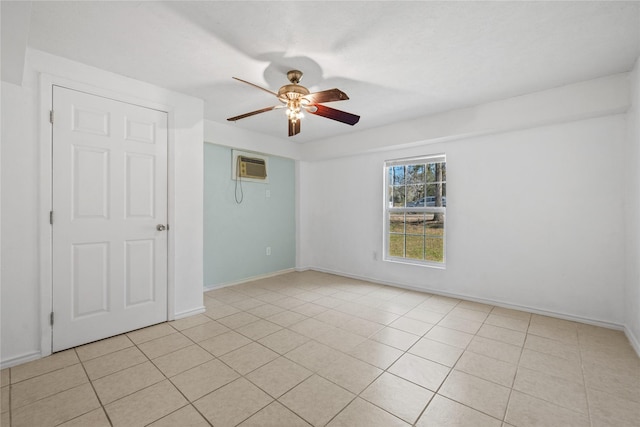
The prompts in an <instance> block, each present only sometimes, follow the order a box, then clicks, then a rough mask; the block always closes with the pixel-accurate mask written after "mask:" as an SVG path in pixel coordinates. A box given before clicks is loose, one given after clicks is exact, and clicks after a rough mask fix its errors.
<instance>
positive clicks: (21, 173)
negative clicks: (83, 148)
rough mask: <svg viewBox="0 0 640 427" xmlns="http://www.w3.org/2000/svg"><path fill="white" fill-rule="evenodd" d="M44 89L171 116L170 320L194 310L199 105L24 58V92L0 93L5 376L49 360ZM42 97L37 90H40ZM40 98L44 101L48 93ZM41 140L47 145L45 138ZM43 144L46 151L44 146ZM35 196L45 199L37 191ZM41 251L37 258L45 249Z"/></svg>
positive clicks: (198, 273) (198, 297)
mask: <svg viewBox="0 0 640 427" xmlns="http://www.w3.org/2000/svg"><path fill="white" fill-rule="evenodd" d="M40 73H45V75H46V76H48V77H46V78H45V80H43V81H49V82H51V81H53V82H60V81H64V82H65V83H66V84H70V85H71V86H72V87H73V85H75V84H77V85H79V86H81V87H82V88H84V89H86V88H90V91H93V89H95V92H94V93H98V94H100V93H101V92H105V91H106V92H108V93H111V94H115V95H116V96H118V97H120V96H121V97H122V99H125V100H129V99H131V98H132V97H135V98H136V99H137V100H140V102H141V103H142V105H146V104H153V105H163V106H166V107H167V109H169V110H170V111H169V124H170V136H169V140H170V141H169V145H170V160H169V169H170V176H173V179H172V181H171V182H170V183H169V187H170V207H169V217H170V220H171V234H170V244H169V252H170V257H172V258H173V262H170V271H169V274H170V282H171V283H170V286H171V285H172V284H173V286H174V288H175V298H174V299H173V300H171V301H169V307H170V310H171V311H170V313H169V314H170V316H171V317H174V316H175V317H181V316H185V315H189V314H191V313H194V312H197V311H198V310H200V309H202V271H203V269H202V250H203V245H202V207H203V205H202V191H203V174H202V172H203V157H202V141H203V139H204V136H203V103H202V101H201V100H198V99H195V98H192V97H188V96H184V95H181V94H177V93H174V92H170V91H168V90H165V89H162V88H158V87H155V86H152V85H149V84H146V83H143V82H139V81H135V80H132V79H129V78H125V77H122V76H119V75H115V74H112V73H108V72H105V71H102V70H99V69H96V68H93V67H89V66H86V65H83V64H79V63H76V62H72V61H69V60H66V59H63V58H60V57H55V56H52V55H49V54H45V53H43V52H39V51H35V50H28V51H27V60H26V66H25V76H24V82H23V86H22V87H20V86H16V85H13V84H10V83H5V82H3V83H2V155H1V161H2V165H1V166H2V178H1V183H2V195H1V197H2V212H1V217H2V231H1V232H2V246H1V250H2V272H1V282H2V290H1V292H2V298H1V300H2V301H1V303H2V307H1V308H2V313H1V318H0V320H1V324H2V325H1V329H0V333H1V339H2V348H1V350H0V360H1V362H2V366H3V367H5V366H10V365H14V364H17V363H21V362H24V361H26V360H29V359H33V358H37V357H40V355H45V354H48V353H49V352H50V351H51V350H50V346H47V343H50V338H47V335H48V334H47V328H48V326H47V322H46V318H45V317H44V316H43V312H44V311H45V310H43V308H46V307H47V305H49V307H50V285H48V284H47V283H46V279H47V277H48V271H47V270H48V268H47V260H46V259H43V257H41V254H42V253H45V254H46V248H47V246H48V242H49V240H48V239H49V233H48V221H47V216H48V211H49V209H50V208H49V205H47V200H48V195H47V191H46V189H47V186H48V180H49V178H48V177H47V176H41V173H43V171H46V170H47V152H46V151H47V150H46V149H44V148H43V147H46V135H47V129H48V126H49V123H48V121H47V118H46V115H44V114H43V111H41V110H47V109H48V107H47V106H46V105H41V104H42V101H43V100H46V99H47V96H48V95H47V93H49V92H50V87H42V88H40V87H39V85H40V79H41V78H42V77H41V75H40ZM40 89H42V90H40ZM47 91H48V92H47ZM43 135H44V136H45V138H43ZM43 139H44V140H45V141H43ZM41 188H42V189H43V190H42V191H41ZM43 248H44V249H43Z"/></svg>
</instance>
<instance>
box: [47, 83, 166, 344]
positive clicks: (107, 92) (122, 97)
mask: <svg viewBox="0 0 640 427" xmlns="http://www.w3.org/2000/svg"><path fill="white" fill-rule="evenodd" d="M39 77H40V78H39V97H40V99H39V104H38V108H39V111H38V113H39V114H38V120H39V123H40V129H39V132H40V133H39V136H38V139H39V141H40V147H39V148H40V158H39V160H40V168H39V169H40V179H39V181H40V186H39V188H40V191H39V193H40V194H39V207H38V213H39V220H38V228H39V229H38V236H39V240H40V241H39V255H40V263H39V264H40V356H41V357H44V356H48V355H50V354H51V353H52V349H53V327H52V325H51V324H50V321H49V318H50V313H51V312H52V311H53V271H52V268H53V229H52V227H51V224H50V223H49V212H50V211H51V210H52V206H53V163H52V162H53V153H52V142H53V127H52V125H51V123H50V121H49V112H50V111H51V110H52V109H53V86H62V87H65V88H67V89H71V90H76V91H80V92H85V93H88V94H91V95H96V96H101V97H104V98H109V99H113V100H116V101H122V102H126V103H129V104H134V105H139V106H141V107H146V108H151V109H154V110H160V111H164V112H166V113H167V119H168V120H167V124H168V129H167V136H168V141H167V223H168V224H169V225H170V227H169V230H167V233H168V234H167V320H174V318H175V280H174V277H175V238H174V233H175V227H171V225H173V224H174V223H175V221H174V218H175V197H174V196H175V160H174V159H175V132H174V128H175V127H174V121H175V116H174V114H175V112H174V109H173V107H172V106H170V105H165V104H160V103H157V102H153V101H148V100H145V99H140V98H136V97H134V96H130V95H127V94H124V93H121V92H117V91H114V90H111V89H106V88H102V87H97V86H93V85H90V84H86V83H81V82H77V81H73V80H70V79H65V78H63V77H58V76H54V75H50V74H46V73H41V74H40V76H39ZM54 120H55V118H54ZM54 220H55V219H54Z"/></svg>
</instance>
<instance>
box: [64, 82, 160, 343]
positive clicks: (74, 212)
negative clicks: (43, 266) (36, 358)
mask: <svg viewBox="0 0 640 427" xmlns="http://www.w3.org/2000/svg"><path fill="white" fill-rule="evenodd" d="M53 111H54V114H53V118H54V120H53V138H52V139H53V211H52V212H53V215H52V216H53V225H52V227H53V351H59V350H63V349H66V348H70V347H73V346H76V345H79V344H84V343H87V342H91V341H95V340H98V339H101V338H106V337H109V336H113V335H117V334H119V333H122V332H126V331H131V330H133V329H137V328H140V327H143V326H148V325H152V324H155V323H159V322H162V321H165V320H167V233H168V232H167V135H168V132H167V113H165V112H162V111H157V110H153V109H149V108H145V107H140V106H137V105H132V104H127V103H124V102H119V101H115V100H112V99H108V98H103V97H100V96H96V95H91V94H88V93H84V92H78V91H75V90H71V89H67V88H63V87H59V86H54V87H53Z"/></svg>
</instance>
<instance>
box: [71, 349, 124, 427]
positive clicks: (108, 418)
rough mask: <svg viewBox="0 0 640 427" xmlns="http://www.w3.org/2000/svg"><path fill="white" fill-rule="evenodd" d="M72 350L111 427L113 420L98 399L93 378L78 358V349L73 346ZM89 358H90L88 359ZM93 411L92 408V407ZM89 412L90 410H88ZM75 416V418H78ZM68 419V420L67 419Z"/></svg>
mask: <svg viewBox="0 0 640 427" xmlns="http://www.w3.org/2000/svg"><path fill="white" fill-rule="evenodd" d="M73 351H74V353H75V355H76V357H77V358H78V361H79V363H80V366H82V370H83V371H84V374H85V375H86V376H87V381H89V384H90V385H91V389H92V390H93V394H94V395H95V396H96V399H97V400H98V403H99V404H100V409H102V412H103V413H104V415H105V417H107V421H108V422H109V425H110V426H111V427H113V421H111V417H110V416H109V413H108V412H107V408H105V406H104V405H103V404H102V399H100V395H99V394H98V391H97V390H96V388H95V386H94V384H93V380H91V377H89V373H88V372H87V369H86V368H85V366H84V362H83V361H82V359H80V356H78V351H77V347H74V348H73ZM89 360H91V359H89ZM92 411H93V409H92ZM89 412H91V411H89ZM89 412H85V414H88V413H89ZM85 414H81V415H79V416H78V417H81V416H83V415H85ZM78 417H76V418H78ZM67 421H70V420H67Z"/></svg>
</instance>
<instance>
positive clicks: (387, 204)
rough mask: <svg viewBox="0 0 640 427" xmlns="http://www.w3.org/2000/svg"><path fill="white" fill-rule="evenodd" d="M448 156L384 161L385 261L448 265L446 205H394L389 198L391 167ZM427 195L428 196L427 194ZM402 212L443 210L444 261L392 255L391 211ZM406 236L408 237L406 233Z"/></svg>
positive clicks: (442, 159) (432, 265)
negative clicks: (390, 240) (390, 246)
mask: <svg viewBox="0 0 640 427" xmlns="http://www.w3.org/2000/svg"><path fill="white" fill-rule="evenodd" d="M446 161H447V158H446V155H445V154H434V155H427V156H418V157H411V158H404V159H395V160H386V161H385V162H384V169H383V173H384V191H383V193H384V201H383V202H384V224H383V229H384V230H383V249H382V253H383V260H384V261H388V262H396V263H401V264H411V265H419V266H425V267H432V268H441V269H444V268H445V267H446V261H447V255H446V254H447V244H446V238H447V208H446V206H444V207H435V206H425V207H402V208H400V207H393V206H391V204H390V202H389V200H390V197H389V196H390V194H389V188H390V187H391V185H392V184H391V183H390V182H389V168H390V167H393V166H407V165H416V164H418V165H419V164H426V163H439V162H444V163H446ZM446 182H447V181H446V179H445V181H444V183H445V184H446ZM425 197H426V196H425ZM400 212H404V213H407V212H412V213H413V212H429V213H435V212H441V213H443V214H444V218H445V219H444V230H443V236H442V245H443V256H442V258H443V259H442V262H438V261H427V260H419V259H413V258H407V257H397V256H391V255H389V235H390V229H389V225H390V221H389V215H390V214H391V213H400ZM405 238H406V233H405Z"/></svg>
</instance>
